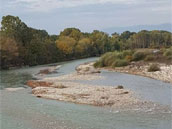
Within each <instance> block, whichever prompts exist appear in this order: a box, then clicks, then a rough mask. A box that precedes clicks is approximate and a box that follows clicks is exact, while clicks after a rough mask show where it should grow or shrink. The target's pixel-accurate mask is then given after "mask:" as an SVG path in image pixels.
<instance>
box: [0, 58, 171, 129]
mask: <svg viewBox="0 0 172 129" xmlns="http://www.w3.org/2000/svg"><path fill="white" fill-rule="evenodd" d="M96 59H97V58H89V59H81V60H75V61H69V62H63V63H59V64H60V65H62V67H61V68H60V69H59V70H58V71H57V72H58V73H55V74H51V75H48V76H60V75H64V74H68V73H71V72H74V71H75V67H76V66H77V65H79V64H81V63H84V62H88V61H94V60H96ZM56 65H57V64H56ZM47 67H49V66H48V65H43V66H36V67H30V68H22V69H16V70H9V71H1V73H0V74H1V82H0V99H1V100H0V128H1V129H171V128H172V125H171V123H172V115H171V113H168V112H165V111H164V112H161V113H159V112H158V113H156V112H151V111H150V112H138V111H135V112H131V111H120V112H119V111H114V110H110V109H108V108H102V107H95V106H89V105H79V104H73V103H67V102H59V101H55V100H47V99H40V98H36V97H34V96H32V94H31V89H30V88H28V87H27V86H26V85H24V84H25V82H26V81H27V80H29V79H32V75H33V74H36V73H38V72H39V71H40V70H41V69H45V68H47ZM101 75H102V76H104V78H105V79H102V80H94V81H82V82H81V83H89V84H99V85H107V86H108V85H114V86H116V85H123V86H124V87H125V88H127V89H131V90H133V91H134V92H135V93H136V94H137V95H138V96H139V97H140V98H142V99H144V100H149V101H152V102H155V103H159V104H163V105H168V106H171V103H172V101H171V98H172V86H171V84H169V83H164V82H161V81H158V80H154V79H150V78H146V77H141V76H135V75H128V74H123V73H116V72H108V71H102V73H101ZM17 87H24V89H22V90H18V91H13V92H12V91H7V90H6V89H5V88H17Z"/></svg>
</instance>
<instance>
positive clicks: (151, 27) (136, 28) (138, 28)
mask: <svg viewBox="0 0 172 129" xmlns="http://www.w3.org/2000/svg"><path fill="white" fill-rule="evenodd" d="M141 30H165V31H169V32H172V24H170V23H167V24H159V25H136V26H126V27H111V28H106V29H103V31H104V32H107V33H109V34H112V33H114V32H117V33H122V32H124V31H132V32H139V31H141Z"/></svg>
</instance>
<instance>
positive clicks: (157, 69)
mask: <svg viewBox="0 0 172 129" xmlns="http://www.w3.org/2000/svg"><path fill="white" fill-rule="evenodd" d="M155 71H160V67H159V66H158V65H157V64H152V65H150V67H149V68H148V72H155Z"/></svg>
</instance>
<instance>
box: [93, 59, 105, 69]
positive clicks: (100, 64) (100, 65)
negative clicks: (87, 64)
mask: <svg viewBox="0 0 172 129" xmlns="http://www.w3.org/2000/svg"><path fill="white" fill-rule="evenodd" d="M94 67H95V68H98V67H104V65H103V62H102V61H101V60H99V61H97V62H96V63H94Z"/></svg>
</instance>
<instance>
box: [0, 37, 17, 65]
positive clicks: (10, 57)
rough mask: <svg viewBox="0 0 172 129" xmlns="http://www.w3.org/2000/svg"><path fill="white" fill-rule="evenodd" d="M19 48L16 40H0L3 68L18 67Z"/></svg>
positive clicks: (0, 55) (7, 38)
mask: <svg viewBox="0 0 172 129" xmlns="http://www.w3.org/2000/svg"><path fill="white" fill-rule="evenodd" d="M18 55H19V53H18V46H17V43H16V41H15V40H14V39H12V38H9V37H5V36H1V38H0V57H1V67H2V68H9V67H10V65H11V66H13V65H17V58H18Z"/></svg>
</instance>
